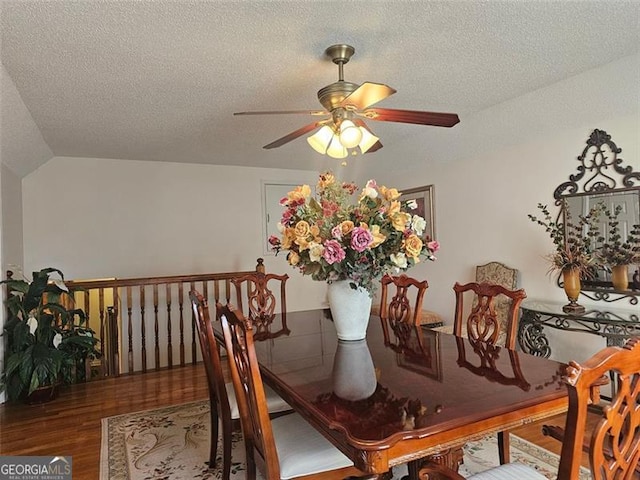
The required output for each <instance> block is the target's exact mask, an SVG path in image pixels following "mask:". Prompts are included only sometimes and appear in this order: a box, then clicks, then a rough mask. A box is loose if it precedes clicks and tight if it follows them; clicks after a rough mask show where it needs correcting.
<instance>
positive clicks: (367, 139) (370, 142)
mask: <svg viewBox="0 0 640 480" xmlns="http://www.w3.org/2000/svg"><path fill="white" fill-rule="evenodd" d="M359 130H360V132H361V134H362V139H361V140H360V143H359V144H358V146H359V147H360V151H361V152H362V153H366V152H367V151H368V150H369V149H370V148H371V147H373V146H374V145H375V144H376V142H377V141H378V140H380V139H379V138H378V137H376V136H375V135H374V134H373V133H371V132H370V131H369V130H367V129H366V128H364V127H359Z"/></svg>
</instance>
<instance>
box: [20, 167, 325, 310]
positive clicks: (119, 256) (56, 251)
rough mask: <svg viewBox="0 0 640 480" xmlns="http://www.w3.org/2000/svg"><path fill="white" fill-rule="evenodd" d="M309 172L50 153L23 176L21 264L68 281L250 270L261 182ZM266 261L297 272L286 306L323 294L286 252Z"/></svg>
mask: <svg viewBox="0 0 640 480" xmlns="http://www.w3.org/2000/svg"><path fill="white" fill-rule="evenodd" d="M316 176H317V174H316V173H315V172H303V171H296V170H270V169H261V168H243V167H223V166H208V165H189V164H178V163H175V164H174V163H160V162H158V163H155V162H140V161H122V160H109V159H90V158H64V157H56V158H54V159H52V160H51V161H49V162H48V163H47V164H46V165H44V166H42V167H40V168H39V169H38V170H36V171H35V172H33V173H32V174H30V175H28V176H27V177H26V178H25V179H24V186H23V193H24V230H25V235H24V246H25V247H24V248H25V264H26V266H27V267H28V268H29V269H40V268H42V267H47V266H54V267H57V268H60V269H61V270H62V271H63V272H64V273H65V276H66V277H67V278H73V279H87V278H105V277H120V278H126V277H141V276H157V275H173V274H188V273H207V272H227V271H237V270H252V269H253V268H255V265H256V259H257V258H258V257H263V256H264V255H263V243H264V235H263V234H262V225H263V224H262V205H261V181H267V180H268V181H291V182H292V183H298V182H315V178H316ZM53 206H55V210H53V209H52V207H53ZM265 264H266V267H267V271H273V272H279V273H284V272H286V273H289V275H290V276H291V277H296V278H295V280H296V281H290V282H289V284H288V288H287V304H288V306H289V308H290V310H300V309H305V308H315V307H318V306H319V305H320V303H321V302H322V301H323V300H324V294H325V291H326V287H325V286H324V285H322V284H318V283H317V282H313V281H311V280H309V279H308V278H305V279H304V280H303V279H301V276H300V274H299V273H297V272H296V271H293V269H292V268H291V267H289V266H288V264H287V263H286V259H285V256H284V255H280V256H278V257H274V256H272V255H271V256H265ZM28 271H30V270H28Z"/></svg>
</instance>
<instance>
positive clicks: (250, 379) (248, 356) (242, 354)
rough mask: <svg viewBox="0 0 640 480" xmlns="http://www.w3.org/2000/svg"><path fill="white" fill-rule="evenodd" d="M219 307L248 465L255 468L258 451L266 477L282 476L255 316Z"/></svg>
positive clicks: (226, 307) (229, 307)
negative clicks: (254, 325) (257, 343)
mask: <svg viewBox="0 0 640 480" xmlns="http://www.w3.org/2000/svg"><path fill="white" fill-rule="evenodd" d="M216 309H217V311H218V312H219V317H220V321H221V322H222V330H223V332H224V340H225V345H226V347H227V353H228V355H229V367H230V370H231V379H232V381H233V389H234V391H235V394H236V400H237V402H238V408H239V410H240V423H241V425H242V433H243V436H244V442H245V450H246V455H247V466H248V467H250V468H252V469H255V461H254V460H253V459H254V454H255V452H258V454H259V455H260V456H261V457H262V460H263V461H264V464H265V468H266V472H265V473H266V478H280V463H279V461H278V452H277V450H276V447H275V441H274V438H273V431H272V429H271V420H270V418H269V412H268V410H267V400H266V397H265V393H264V386H263V383H262V377H261V376H260V367H259V365H258V359H257V356H256V351H255V345H254V331H253V328H254V327H253V320H252V319H251V318H246V317H245V316H244V315H243V314H242V312H240V311H239V310H237V309H235V308H234V307H233V305H229V304H227V305H221V304H218V305H217V306H216ZM247 478H249V477H247Z"/></svg>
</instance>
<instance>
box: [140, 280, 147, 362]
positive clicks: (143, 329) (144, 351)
mask: <svg viewBox="0 0 640 480" xmlns="http://www.w3.org/2000/svg"><path fill="white" fill-rule="evenodd" d="M144 303H145V301H144V285H140V333H141V335H142V371H143V372H145V373H146V372H147V334H146V333H147V330H146V326H145V324H144Z"/></svg>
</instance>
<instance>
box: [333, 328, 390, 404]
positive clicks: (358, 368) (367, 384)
mask: <svg viewBox="0 0 640 480" xmlns="http://www.w3.org/2000/svg"><path fill="white" fill-rule="evenodd" d="M331 375H332V379H333V393H335V394H336V396H338V397H339V398H341V399H343V400H351V401H354V400H364V399H366V398H369V397H370V396H371V395H373V392H375V390H376V386H377V384H378V380H377V379H376V372H375V368H374V367H373V360H372V359H371V352H370V351H369V347H368V346H367V341H366V340H351V341H346V340H338V346H337V348H336V354H335V356H334V359H333V371H332V373H331Z"/></svg>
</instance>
